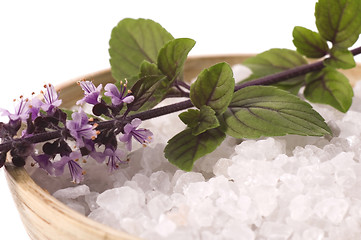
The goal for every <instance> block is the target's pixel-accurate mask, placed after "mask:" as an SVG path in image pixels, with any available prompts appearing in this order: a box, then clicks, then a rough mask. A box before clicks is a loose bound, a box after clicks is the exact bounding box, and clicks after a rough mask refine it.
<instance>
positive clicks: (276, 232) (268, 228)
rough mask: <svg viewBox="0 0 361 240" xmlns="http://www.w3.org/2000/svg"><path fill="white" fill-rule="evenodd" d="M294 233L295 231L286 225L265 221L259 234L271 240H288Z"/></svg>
mask: <svg viewBox="0 0 361 240" xmlns="http://www.w3.org/2000/svg"><path fill="white" fill-rule="evenodd" d="M292 232H293V229H292V228H291V227H290V226H287V225H286V224H284V223H280V222H270V221H265V222H264V223H263V224H262V226H261V228H260V232H259V233H260V235H261V236H263V237H266V238H267V239H269V240H276V239H277V240H281V239H284V240H286V239H288V238H289V237H290V236H291V234H292Z"/></svg>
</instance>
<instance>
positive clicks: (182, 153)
mask: <svg viewBox="0 0 361 240" xmlns="http://www.w3.org/2000/svg"><path fill="white" fill-rule="evenodd" d="M225 137H226V135H225V134H224V133H223V132H222V131H221V130H219V129H218V128H215V129H211V130H208V131H206V132H203V133H201V134H199V135H197V136H195V135H193V134H192V129H190V128H188V129H186V130H184V131H182V132H180V133H178V134H177V135H175V136H174V137H173V138H172V139H170V140H169V141H168V145H167V146H166V147H165V149H164V156H165V157H166V158H167V159H168V160H169V162H171V163H172V164H174V165H176V166H177V167H179V168H180V169H182V170H185V171H191V170H192V168H193V164H194V162H195V161H196V160H197V159H199V158H200V157H203V156H204V155H206V154H208V153H211V152H213V151H214V150H215V149H216V148H217V147H218V146H219V145H220V144H221V143H222V142H223V140H224V139H225Z"/></svg>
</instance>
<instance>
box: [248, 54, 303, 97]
mask: <svg viewBox="0 0 361 240" xmlns="http://www.w3.org/2000/svg"><path fill="white" fill-rule="evenodd" d="M242 64H243V65H245V66H246V67H249V68H250V69H251V70H252V75H251V76H250V77H249V78H247V79H246V80H245V81H250V80H252V79H256V78H260V77H264V76H267V75H271V74H275V73H277V72H281V71H285V70H287V69H290V68H294V67H297V66H300V65H304V64H307V61H306V59H305V58H304V57H303V56H302V55H300V54H299V53H297V52H296V51H293V50H289V49H280V48H273V49H270V50H268V51H265V52H263V53H260V54H257V55H256V56H254V57H251V58H248V59H246V60H245V61H244V62H243V63H242ZM304 80H305V78H304V76H300V77H295V78H291V79H289V80H287V81H283V82H281V83H277V84H274V85H273V86H277V87H278V88H281V89H284V90H287V91H289V92H291V93H293V94H297V93H298V91H299V89H300V87H301V86H302V85H303V84H304Z"/></svg>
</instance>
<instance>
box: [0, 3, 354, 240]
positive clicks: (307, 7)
mask: <svg viewBox="0 0 361 240" xmlns="http://www.w3.org/2000/svg"><path fill="white" fill-rule="evenodd" d="M315 2H316V0H273V1H269V0H252V1H245V0H237V1H236V0H229V1H227V0H223V1H219V0H217V1H211V0H207V1H196V0H192V1H190V0H182V1H169V0H164V1H156V0H153V1H150V0H142V1H136V0H132V1H120V0H117V1H116V0H107V1H99V0H98V1H94V0H71V1H70V0H62V1H49V0H47V1H39V0H31V1H28V0H12V1H1V2H0V31H1V32H0V108H7V109H12V108H13V103H12V99H14V98H18V97H19V96H20V95H24V96H29V95H30V94H31V92H36V93H38V92H39V91H40V90H41V88H42V86H43V85H44V84H45V83H53V84H59V83H61V82H63V81H66V80H69V79H73V78H75V77H78V76H81V75H84V74H87V73H91V72H95V71H98V70H101V69H105V68H108V67H109V60H108V41H109V37H110V32H111V30H112V28H113V27H114V26H115V25H116V24H117V23H118V21H120V20H121V19H123V18H126V17H132V18H150V19H153V20H155V21H157V22H159V23H160V24H161V25H162V26H163V27H165V28H166V29H167V30H168V31H169V32H170V33H171V34H172V35H173V36H174V37H175V38H179V37H189V38H193V39H194V40H196V41H197V44H196V46H195V47H194V48H193V50H192V51H191V53H190V55H205V54H207V55H212V54H224V53H259V52H262V51H265V50H268V49H270V48H274V47H284V48H290V49H294V47H293V44H292V29H293V27H294V26H296V25H300V26H304V27H307V28H310V29H312V30H316V27H315V24H314V15H313V14H314V4H315ZM360 43H361V42H360V40H359V41H358V45H361V44H360ZM357 60H358V61H360V58H359V57H358V58H357ZM0 233H1V239H17V240H22V239H29V238H28V236H27V235H26V232H25V230H24V228H23V227H22V223H21V221H20V219H19V216H18V213H17V210H16V209H15V207H14V204H13V201H12V198H11V195H10V193H9V190H8V187H7V184H6V181H5V178H4V173H3V169H1V170H0Z"/></svg>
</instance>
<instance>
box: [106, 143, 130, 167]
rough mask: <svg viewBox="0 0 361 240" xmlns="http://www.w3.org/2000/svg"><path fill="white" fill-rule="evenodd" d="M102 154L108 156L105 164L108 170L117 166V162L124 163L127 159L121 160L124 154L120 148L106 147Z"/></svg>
mask: <svg viewBox="0 0 361 240" xmlns="http://www.w3.org/2000/svg"><path fill="white" fill-rule="evenodd" d="M104 155H105V156H106V157H108V161H107V165H108V167H109V171H110V172H111V171H113V170H115V169H117V168H118V167H119V163H126V162H127V161H124V160H122V158H123V157H124V156H125V153H124V152H123V151H122V150H120V149H116V150H114V149H113V148H106V149H105V150H104Z"/></svg>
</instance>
